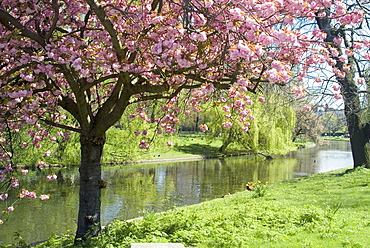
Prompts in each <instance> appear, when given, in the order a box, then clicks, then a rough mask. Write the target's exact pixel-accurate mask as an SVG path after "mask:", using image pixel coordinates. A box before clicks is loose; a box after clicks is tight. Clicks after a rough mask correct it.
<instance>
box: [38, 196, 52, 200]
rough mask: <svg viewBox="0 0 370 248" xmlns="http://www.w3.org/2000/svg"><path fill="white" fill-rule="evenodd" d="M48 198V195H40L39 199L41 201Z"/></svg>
mask: <svg viewBox="0 0 370 248" xmlns="http://www.w3.org/2000/svg"><path fill="white" fill-rule="evenodd" d="M49 198H50V196H49V195H40V199H41V200H42V201H44V200H49Z"/></svg>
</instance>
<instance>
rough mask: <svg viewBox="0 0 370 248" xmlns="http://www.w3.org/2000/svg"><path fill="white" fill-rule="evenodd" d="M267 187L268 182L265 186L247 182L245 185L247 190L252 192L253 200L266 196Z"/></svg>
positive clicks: (259, 183) (259, 182)
mask: <svg viewBox="0 0 370 248" xmlns="http://www.w3.org/2000/svg"><path fill="white" fill-rule="evenodd" d="M267 186H268V182H266V183H265V184H263V183H262V182H261V181H257V183H255V182H248V183H247V185H246V187H247V190H251V191H254V194H253V196H252V197H254V198H258V197H264V196H266V194H267Z"/></svg>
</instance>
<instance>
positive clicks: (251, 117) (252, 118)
mask: <svg viewBox="0 0 370 248" xmlns="http://www.w3.org/2000/svg"><path fill="white" fill-rule="evenodd" d="M248 118H249V119H250V120H252V121H253V120H254V119H256V117H254V116H253V115H250V116H248Z"/></svg>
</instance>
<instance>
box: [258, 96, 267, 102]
mask: <svg viewBox="0 0 370 248" xmlns="http://www.w3.org/2000/svg"><path fill="white" fill-rule="evenodd" d="M258 101H260V102H265V101H266V98H265V97H263V96H261V97H259V98H258Z"/></svg>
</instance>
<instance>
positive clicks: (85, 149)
mask: <svg viewBox="0 0 370 248" xmlns="http://www.w3.org/2000/svg"><path fill="white" fill-rule="evenodd" d="M104 143H105V136H104V137H90V136H87V135H83V134H81V137H80V144H81V165H80V169H79V170H80V193H79V211H78V223H77V232H76V237H75V242H79V241H81V240H86V239H88V238H90V237H93V236H97V235H98V234H99V232H100V230H101V224H100V205H101V188H102V186H101V185H102V180H101V160H102V153H103V147H104Z"/></svg>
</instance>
